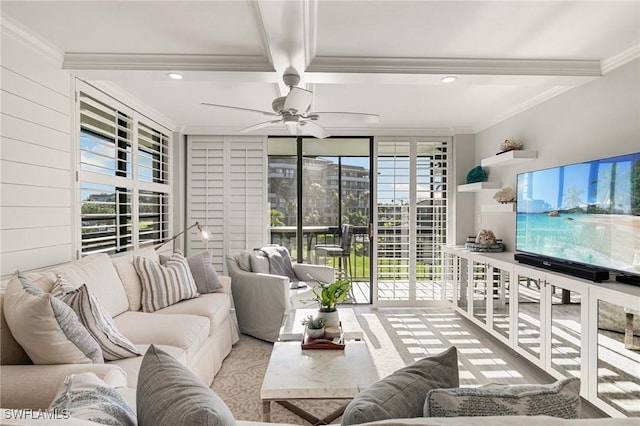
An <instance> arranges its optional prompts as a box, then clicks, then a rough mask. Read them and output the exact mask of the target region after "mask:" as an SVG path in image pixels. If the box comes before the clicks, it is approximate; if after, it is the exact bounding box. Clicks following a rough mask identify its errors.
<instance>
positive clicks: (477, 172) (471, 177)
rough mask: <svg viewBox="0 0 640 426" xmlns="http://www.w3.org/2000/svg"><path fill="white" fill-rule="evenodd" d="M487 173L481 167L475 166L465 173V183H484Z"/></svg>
mask: <svg viewBox="0 0 640 426" xmlns="http://www.w3.org/2000/svg"><path fill="white" fill-rule="evenodd" d="M486 181H487V172H486V171H485V170H484V169H483V168H482V167H481V166H475V167H474V168H473V169H471V171H469V173H467V183H476V182H486Z"/></svg>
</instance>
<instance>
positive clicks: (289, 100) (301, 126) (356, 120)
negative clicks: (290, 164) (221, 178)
mask: <svg viewBox="0 0 640 426" xmlns="http://www.w3.org/2000/svg"><path fill="white" fill-rule="evenodd" d="M282 80H283V81H284V84H286V85H287V86H288V87H289V94H287V96H280V97H277V98H275V99H274V100H273V102H271V108H272V109H273V112H271V111H262V110H258V109H252V108H243V107H238V106H231V105H221V104H213V103H208V102H202V105H208V106H214V107H221V108H231V109H236V110H240V111H250V112H256V113H259V114H263V115H266V116H269V117H277V118H274V119H272V120H269V121H264V122H262V123H258V124H254V125H252V126H249V127H246V128H244V129H241V130H240V131H239V132H240V133H247V132H252V131H254V130H258V129H262V128H264V127H268V126H275V125H284V126H286V127H287V129H288V130H289V133H290V134H292V135H297V134H298V132H302V133H305V134H308V135H311V136H314V137H316V138H319V139H324V138H327V137H329V136H331V135H330V134H329V132H328V131H327V130H326V129H325V128H324V127H322V126H321V125H320V124H318V123H317V121H319V120H340V121H343V122H347V123H349V124H370V123H377V122H378V121H379V120H380V116H379V115H378V114H368V113H362V112H311V111H310V107H311V101H312V99H313V92H311V91H310V90H306V89H302V88H300V87H297V85H298V83H300V75H299V74H298V73H297V72H296V71H295V70H294V69H291V68H290V69H288V70H287V71H286V72H285V74H284V75H283V76H282Z"/></svg>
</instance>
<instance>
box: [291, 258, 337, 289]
mask: <svg viewBox="0 0 640 426" xmlns="http://www.w3.org/2000/svg"><path fill="white" fill-rule="evenodd" d="M293 271H294V272H295V273H296V276H297V277H298V279H299V280H300V281H307V282H309V281H320V282H321V283H325V284H327V283H332V282H334V281H335V280H336V271H335V269H333V268H332V267H331V266H324V265H313V264H310V263H294V264H293Z"/></svg>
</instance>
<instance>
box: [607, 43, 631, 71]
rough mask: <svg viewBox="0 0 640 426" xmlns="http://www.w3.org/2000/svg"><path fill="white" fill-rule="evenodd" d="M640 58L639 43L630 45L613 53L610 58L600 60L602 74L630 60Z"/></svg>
mask: <svg viewBox="0 0 640 426" xmlns="http://www.w3.org/2000/svg"><path fill="white" fill-rule="evenodd" d="M638 58H640V44H636V45H635V46H631V47H630V48H628V49H627V50H623V51H622V52H620V53H618V54H617V55H614V56H612V57H610V58H607V59H603V60H602V74H606V73H608V72H611V71H613V70H615V69H616V68H619V67H621V66H623V65H626V64H628V63H629V62H631V61H634V60H636V59H638Z"/></svg>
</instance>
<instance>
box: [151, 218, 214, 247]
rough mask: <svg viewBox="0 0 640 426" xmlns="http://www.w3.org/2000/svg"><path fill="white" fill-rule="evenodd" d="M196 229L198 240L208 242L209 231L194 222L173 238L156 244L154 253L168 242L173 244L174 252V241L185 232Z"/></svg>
mask: <svg viewBox="0 0 640 426" xmlns="http://www.w3.org/2000/svg"><path fill="white" fill-rule="evenodd" d="M193 228H196V229H197V230H198V235H200V239H202V241H209V238H210V237H211V234H209V230H208V229H207V228H206V227H205V226H202V225H200V222H196V223H194V224H193V225H191V226H189V227H188V228H186V229H184V230H182V231H180V232H178V233H177V234H176V235H174V236H173V237H171V238H169V239H168V240H167V241H165V242H163V243H160V244H158V245H157V246H156V247H155V249H156V251H157V250H159V249H160V248H161V247H163V246H165V245H167V244H168V243H170V242H173V251H176V239H177V238H178V237H179V236H180V235H182V234H184V233H185V232H187V231H188V230H190V229H193Z"/></svg>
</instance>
